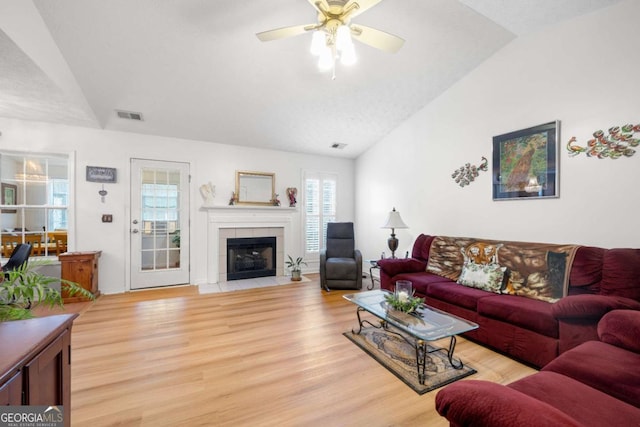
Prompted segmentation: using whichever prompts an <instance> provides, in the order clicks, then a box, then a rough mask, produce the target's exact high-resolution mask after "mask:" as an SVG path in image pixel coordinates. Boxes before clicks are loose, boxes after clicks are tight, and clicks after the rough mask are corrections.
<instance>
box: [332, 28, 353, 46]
mask: <svg viewBox="0 0 640 427" xmlns="http://www.w3.org/2000/svg"><path fill="white" fill-rule="evenodd" d="M336 48H337V49H338V50H339V51H341V52H342V51H345V50H347V49H349V48H353V40H351V29H350V28H349V27H348V26H347V25H340V26H339V27H338V30H337V31H336Z"/></svg>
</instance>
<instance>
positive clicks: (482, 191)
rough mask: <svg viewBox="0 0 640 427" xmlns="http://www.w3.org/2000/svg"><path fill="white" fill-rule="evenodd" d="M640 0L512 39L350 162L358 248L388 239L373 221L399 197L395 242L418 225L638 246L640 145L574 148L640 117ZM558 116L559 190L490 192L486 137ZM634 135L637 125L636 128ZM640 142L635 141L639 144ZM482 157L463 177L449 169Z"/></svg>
mask: <svg viewBox="0 0 640 427" xmlns="http://www.w3.org/2000/svg"><path fill="white" fill-rule="evenodd" d="M638 16H640V2H638V1H633V0H632V1H627V2H623V3H621V4H618V5H617V6H614V7H612V8H608V9H605V10H602V11H600V12H599V13H595V14H590V15H586V16H583V17H580V18H578V19H575V20H572V21H569V22H567V23H565V24H563V25H559V26H554V27H551V28H548V29H546V30H544V31H542V32H541V33H538V34H533V35H530V36H527V37H522V38H518V39H516V40H514V41H513V42H512V43H510V44H509V45H508V46H506V47H505V48H503V49H502V50H501V51H499V52H497V53H496V54H495V55H494V56H493V57H491V58H489V59H488V60H487V61H485V63H483V64H482V65H481V66H480V67H478V68H477V69H476V70H474V71H473V72H472V73H470V74H469V75H467V76H466V77H465V78H464V79H462V80H461V81H460V82H458V83H457V84H456V85H455V86H453V87H452V88H451V89H450V90H448V91H447V92H445V93H444V94H443V95H442V96H440V97H439V98H438V99H437V100H435V101H434V102H432V103H431V104H429V105H428V106H426V107H425V108H424V109H422V110H421V111H420V112H418V113H417V114H415V115H414V116H413V117H411V118H410V119H409V120H407V121H406V122H405V123H404V124H403V125H402V126H400V127H399V128H397V129H396V130H394V131H393V132H392V133H391V134H390V135H388V136H387V137H386V138H385V139H384V140H383V141H381V142H380V143H378V144H377V145H376V146H374V147H373V148H371V149H370V150H369V151H367V152H366V153H365V154H363V155H362V156H361V157H359V158H358V159H357V162H356V188H357V192H356V224H357V233H358V241H359V246H360V247H361V249H362V250H363V255H364V256H365V257H368V258H375V257H377V256H379V255H380V252H382V251H383V250H386V251H387V253H388V252H389V251H388V249H387V246H386V238H387V237H388V235H389V233H388V230H383V229H380V225H382V223H383V222H384V220H385V218H386V215H387V212H388V211H389V210H391V208H392V207H393V206H395V207H396V208H397V209H398V210H399V211H400V213H401V215H402V218H403V219H404V221H405V222H406V223H407V225H408V226H409V227H410V228H409V229H408V230H396V234H397V236H398V238H399V239H400V250H399V252H401V254H404V251H405V250H410V249H411V247H412V244H413V241H414V240H415V238H416V237H417V236H418V235H419V234H420V233H426V234H442V235H454V236H456V235H458V236H472V237H485V238H496V239H508V240H522V241H539V242H557V243H563V242H566V243H577V244H585V245H597V246H603V247H627V246H628V247H640V229H639V227H638V212H639V211H640V191H639V190H638V185H639V184H640V153H637V154H635V155H634V156H633V157H631V158H620V159H617V160H611V159H602V160H599V159H595V158H587V157H586V156H585V155H584V154H583V155H580V156H578V157H573V158H570V157H568V155H567V151H566V148H565V146H566V143H567V141H568V140H569V139H570V138H571V137H572V136H576V137H577V138H578V142H579V143H581V144H582V145H585V143H586V141H587V139H589V138H590V137H591V134H592V133H593V132H594V131H595V130H597V129H603V130H605V131H606V130H607V129H608V128H609V127H612V126H615V125H624V124H626V123H634V124H640V78H638V70H639V69H640V56H638V55H637V52H638V47H640V42H639V41H640V25H638V23H637V19H638ZM553 120H560V121H561V132H560V152H561V155H560V157H561V160H560V197H559V198H557V199H544V200H515V201H492V188H491V166H492V165H491V156H492V137H493V136H496V135H501V134H503V133H507V132H510V131H515V130H518V129H524V128H528V127H531V126H535V125H538V124H542V123H546V122H549V121H553ZM636 137H640V135H639V134H636ZM638 151H640V147H638ZM482 156H485V157H487V158H488V159H489V162H490V163H489V168H490V169H489V171H488V172H481V173H480V177H479V178H478V179H477V180H476V181H475V182H473V183H471V185H470V186H467V187H464V188H460V187H459V186H458V185H457V184H456V183H455V182H454V180H453V179H452V178H451V174H452V173H453V172H454V171H455V170H456V169H457V168H459V167H460V166H462V165H464V164H465V163H471V164H476V165H477V164H479V163H480V159H481V157H482Z"/></svg>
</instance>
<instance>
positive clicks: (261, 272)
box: [227, 237, 276, 281]
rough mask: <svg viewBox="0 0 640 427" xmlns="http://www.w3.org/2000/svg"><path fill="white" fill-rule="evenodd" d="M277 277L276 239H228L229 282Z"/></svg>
mask: <svg viewBox="0 0 640 427" xmlns="http://www.w3.org/2000/svg"><path fill="white" fill-rule="evenodd" d="M275 275H276V238H275V237H245V238H234V239H227V280H229V281H231V280H240V279H252V278H254V277H267V276H275Z"/></svg>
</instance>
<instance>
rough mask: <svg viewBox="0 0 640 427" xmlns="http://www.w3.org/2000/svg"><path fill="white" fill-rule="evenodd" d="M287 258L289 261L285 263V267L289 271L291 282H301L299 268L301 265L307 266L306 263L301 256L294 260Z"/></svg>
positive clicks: (289, 256) (300, 270)
mask: <svg viewBox="0 0 640 427" xmlns="http://www.w3.org/2000/svg"><path fill="white" fill-rule="evenodd" d="M287 257H288V258H289V260H288V261H286V262H285V264H286V265H287V268H288V269H289V271H291V280H293V281H295V282H298V281H300V280H302V269H301V267H300V266H301V265H302V264H304V265H307V263H306V262H304V260H303V259H302V257H301V256H299V257H298V258H296V259H295V260H294V259H293V258H291V255H287Z"/></svg>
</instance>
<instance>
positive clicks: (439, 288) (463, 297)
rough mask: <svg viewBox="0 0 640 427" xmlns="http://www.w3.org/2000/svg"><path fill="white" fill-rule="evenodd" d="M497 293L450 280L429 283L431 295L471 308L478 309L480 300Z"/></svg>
mask: <svg viewBox="0 0 640 427" xmlns="http://www.w3.org/2000/svg"><path fill="white" fill-rule="evenodd" d="M492 295H495V294H493V293H491V292H487V291H481V290H480V289H475V288H469V287H467V286H462V285H459V284H457V283H456V282H452V281H450V280H448V281H446V282H434V283H431V284H430V285H429V296H430V297H432V298H436V299H439V300H442V301H446V302H448V303H451V304H455V305H459V306H460V307H464V308H467V309H469V310H476V308H477V306H478V300H479V299H481V298H488V297H490V296H492Z"/></svg>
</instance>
